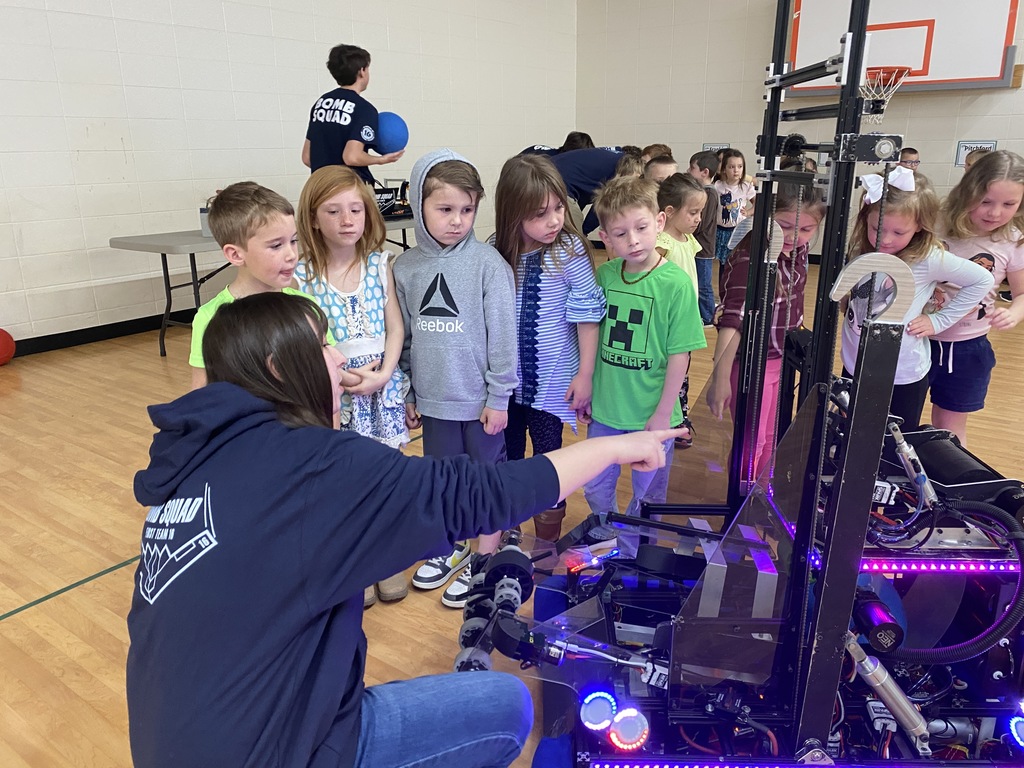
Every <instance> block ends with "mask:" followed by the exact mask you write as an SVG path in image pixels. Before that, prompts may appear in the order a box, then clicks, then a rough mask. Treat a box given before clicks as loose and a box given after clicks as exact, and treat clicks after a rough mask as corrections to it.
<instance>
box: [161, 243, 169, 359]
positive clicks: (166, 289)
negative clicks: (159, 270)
mask: <svg viewBox="0 0 1024 768" xmlns="http://www.w3.org/2000/svg"><path fill="white" fill-rule="evenodd" d="M160 266H161V267H163V271H164V298H165V300H166V301H165V304H164V317H163V320H161V321H160V357H167V348H166V347H165V346H164V336H166V335H167V321H168V320H170V318H171V273H170V272H168V271H167V254H166V253H161V254H160Z"/></svg>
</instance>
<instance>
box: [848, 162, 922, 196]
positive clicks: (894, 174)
mask: <svg viewBox="0 0 1024 768" xmlns="http://www.w3.org/2000/svg"><path fill="white" fill-rule="evenodd" d="M885 178H886V180H888V182H889V186H890V187H896V189H902V190H903V191H904V192H913V191H914V172H913V171H912V170H910V169H909V168H904V167H903V166H902V165H897V166H896V167H895V168H893V169H892V170H891V171H889V175H888V176H886V177H885ZM860 185H861V186H862V187H864V202H865V203H877V202H878V201H879V200H881V199H882V187H883V186H884V185H883V179H882V177H881V176H880V175H878V174H875V173H873V174H871V175H870V176H861V177H860Z"/></svg>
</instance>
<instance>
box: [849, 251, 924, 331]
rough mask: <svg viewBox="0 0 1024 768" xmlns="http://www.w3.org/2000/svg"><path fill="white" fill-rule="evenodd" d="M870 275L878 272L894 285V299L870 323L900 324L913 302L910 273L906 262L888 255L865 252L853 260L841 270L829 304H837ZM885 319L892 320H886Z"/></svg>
mask: <svg viewBox="0 0 1024 768" xmlns="http://www.w3.org/2000/svg"><path fill="white" fill-rule="evenodd" d="M874 272H881V273H882V274H885V275H888V276H889V277H891V278H892V280H893V282H894V283H896V296H895V298H894V299H893V301H892V304H890V305H889V306H888V307H886V308H885V309H884V310H883V311H882V312H880V313H879V314H878V315H876V316H875V317H874V319H873V322H874V323H895V324H897V325H902V323H903V318H904V317H906V315H907V312H909V311H910V305H911V304H912V303H913V301H914V273H913V272H911V271H910V267H908V266H907V264H906V262H904V261H901V260H900V259H898V258H896V257H895V256H893V255H891V254H888V253H879V252H875V253H865V254H862V255H860V256H858V257H857V258H855V259H854V260H853V261H851V262H850V263H849V264H847V265H846V266H845V267H843V271H842V272H840V273H839V277H837V278H836V282H835V285H833V286H832V291H831V293H830V294H829V296H830V297H831V298H832V300H833V301H839V300H840V299H841V298H843V296H845V295H846V294H848V293H849V292H850V291H851V290H852V289H853V287H854V286H855V285H857V283H859V282H860V281H861V280H863V279H864V278H865V277H867V276H868V275H870V274H872V273H874ZM889 317H891V318H893V319H892V320H889V319H888V318H889Z"/></svg>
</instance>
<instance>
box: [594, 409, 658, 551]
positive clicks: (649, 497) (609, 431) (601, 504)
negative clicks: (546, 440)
mask: <svg viewBox="0 0 1024 768" xmlns="http://www.w3.org/2000/svg"><path fill="white" fill-rule="evenodd" d="M636 431H637V430H635V429H615V428H614V427H609V426H607V425H605V424H601V423H600V422H598V421H594V422H591V424H590V426H589V427H587V437H588V438H591V437H606V436H608V435H626V434H629V433H630V432H636ZM664 446H665V466H664V467H662V468H661V469H656V470H654V471H652V472H638V471H637V470H635V469H634V470H633V477H632V481H633V498H632V499H630V501H629V506H627V507H626V514H627V515H635V514H636V513H637V510H639V508H640V502H641V501H649V502H652V503H654V504H664V503H665V498H666V496H667V495H668V475H669V471H670V470H671V469H672V457H673V455H674V453H675V441H674V440H666V441H665V442H664ZM620 471H621V467H619V465H618V464H612V465H611V466H610V467H607V468H606V469H605V470H604V472H602V473H601V474H599V475H598V476H597V477H595V478H594V479H593V480H591V481H590V482H589V483H587V484H586V485H584V486H583V495H584V497H585V498H586V499H587V504H589V505H590V511H591V512H594V513H596V514H598V515H600V516H601V520H602V522H603V521H604V520H605V518H606V517H607V515H608V513H609V512H618V511H619V501H618V498H617V497H616V492H615V488H616V486H617V485H618V482H619V474H620ZM634 538H635V537H634ZM619 549H620V550H622V553H623V554H624V555H625V556H626V557H630V556H632V555H634V554H635V553H636V550H635V544H633V545H632V546H631V545H630V544H629V543H627V542H625V541H623V538H622V537H621V536H620V537H619Z"/></svg>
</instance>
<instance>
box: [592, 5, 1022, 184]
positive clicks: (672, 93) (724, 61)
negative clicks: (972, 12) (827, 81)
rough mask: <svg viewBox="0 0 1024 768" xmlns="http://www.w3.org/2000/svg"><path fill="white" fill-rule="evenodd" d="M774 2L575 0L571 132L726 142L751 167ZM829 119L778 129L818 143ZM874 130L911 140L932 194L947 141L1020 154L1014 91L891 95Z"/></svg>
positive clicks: (683, 145)
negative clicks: (993, 143)
mask: <svg viewBox="0 0 1024 768" xmlns="http://www.w3.org/2000/svg"><path fill="white" fill-rule="evenodd" d="M837 2H839V0H837ZM844 2H845V0H844ZM957 5H958V4H957ZM775 9H776V3H775V2H774V0H714V2H708V1H707V0H676V1H675V2H673V0H578V2H577V17H578V20H577V28H578V31H579V34H578V38H577V51H578V54H577V71H578V72H579V76H578V78H577V91H576V99H577V118H578V119H577V123H578V127H579V129H580V130H590V131H592V132H593V134H594V138H595V139H601V140H602V141H603V140H606V139H607V140H611V139H614V140H615V141H626V140H627V137H634V138H635V142H633V143H637V144H645V143H649V142H652V141H664V142H666V143H667V144H669V145H670V146H672V147H673V149H674V150H675V154H676V156H677V157H682V158H688V157H689V156H690V155H691V154H692V153H693V152H696V151H698V150H700V149H701V145H702V144H703V143H705V142H706V143H729V144H731V145H732V146H734V147H737V148H738V149H740V150H742V151H743V153H744V155H745V156H746V157H747V162H748V166H749V165H751V164H752V163H753V160H752V158H753V155H754V141H755V138H756V136H757V134H758V133H760V131H761V124H762V118H763V114H764V102H763V100H762V97H763V95H764V87H763V85H762V82H763V79H764V75H765V71H764V68H765V65H766V64H767V63H768V61H769V60H770V58H771V50H772V33H773V29H774V24H775ZM1022 18H1024V14H1019V17H1018V20H1017V31H1016V36H1015V44H1016V45H1017V47H1018V52H1017V61H1018V63H1024V31H1022V24H1024V21H1022ZM1004 23H1005V20H1004ZM838 50H839V46H838V42H837V44H836V52H838ZM833 101H834V100H833ZM820 103H826V100H822V99H812V98H806V97H804V98H793V97H791V98H789V99H787V101H786V103H785V107H790V108H796V107H802V106H809V105H812V104H820ZM834 128H835V122H834V120H824V121H816V122H801V123H786V124H784V127H783V129H782V130H783V131H784V132H785V131H787V130H788V131H792V132H797V133H801V134H803V135H805V136H807V137H808V138H809V139H811V140H821V141H825V140H830V139H831V136H832V134H833V132H834ZM869 129H872V128H870V127H868V126H866V125H865V128H864V130H869ZM878 130H881V131H885V132H888V133H899V134H902V135H903V136H904V140H905V143H906V144H908V145H910V146H913V147H916V148H917V149H919V150H920V151H921V159H922V163H921V166H920V169H919V170H920V171H921V172H922V173H925V174H926V175H928V176H929V177H930V178H931V179H932V181H933V182H934V183H935V185H936V187H937V189H938V190H939V191H940V192H941V193H943V194H944V193H945V192H946V191H948V189H949V188H950V187H952V186H953V185H954V184H955V183H956V182H957V181H958V180H959V179H960V177H961V176H962V175H963V169H962V168H956V167H954V158H955V153H956V144H957V141H958V140H968V139H974V140H978V139H983V140H984V139H987V140H993V139H994V140H997V141H998V142H999V144H998V147H999V149H1009V150H1012V151H1015V152H1021V153H1024V90H1022V89H1006V88H998V89H975V90H950V91H934V92H927V93H922V92H918V93H911V94H902V95H901V94H899V93H898V94H897V95H896V97H895V98H894V100H893V101H892V103H891V104H890V105H889V108H888V110H887V111H886V115H885V119H884V122H883V123H882V125H880V126H879V127H878ZM865 170H866V169H865Z"/></svg>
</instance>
